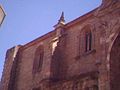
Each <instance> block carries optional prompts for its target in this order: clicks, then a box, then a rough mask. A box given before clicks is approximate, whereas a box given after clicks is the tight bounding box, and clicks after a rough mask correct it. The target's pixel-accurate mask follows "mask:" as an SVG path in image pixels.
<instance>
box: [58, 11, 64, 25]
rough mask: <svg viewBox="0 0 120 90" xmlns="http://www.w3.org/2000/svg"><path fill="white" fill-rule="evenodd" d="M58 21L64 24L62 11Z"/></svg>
mask: <svg viewBox="0 0 120 90" xmlns="http://www.w3.org/2000/svg"><path fill="white" fill-rule="evenodd" d="M58 23H61V24H65V19H64V12H63V11H62V14H61V17H60V19H59V22H58Z"/></svg>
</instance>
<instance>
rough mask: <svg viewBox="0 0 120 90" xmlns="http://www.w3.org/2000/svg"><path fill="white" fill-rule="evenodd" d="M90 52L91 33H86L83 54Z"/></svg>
mask: <svg viewBox="0 0 120 90" xmlns="http://www.w3.org/2000/svg"><path fill="white" fill-rule="evenodd" d="M91 50H92V32H91V31H88V32H86V33H85V52H88V51H91Z"/></svg>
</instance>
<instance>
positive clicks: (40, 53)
mask: <svg viewBox="0 0 120 90" xmlns="http://www.w3.org/2000/svg"><path fill="white" fill-rule="evenodd" d="M43 58H44V47H43V46H42V45H40V46H39V47H38V48H37V49H36V52H35V57H34V63H33V72H34V73H36V72H40V71H41V69H42V64H43Z"/></svg>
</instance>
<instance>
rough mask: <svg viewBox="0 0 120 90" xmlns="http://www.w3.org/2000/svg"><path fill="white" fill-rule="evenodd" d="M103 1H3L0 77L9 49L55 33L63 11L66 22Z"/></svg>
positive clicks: (0, 37) (0, 0) (0, 2)
mask: <svg viewBox="0 0 120 90" xmlns="http://www.w3.org/2000/svg"><path fill="white" fill-rule="evenodd" d="M101 2H102V0H0V4H1V5H2V6H3V7H4V10H5V13H6V17H5V20H4V22H3V24H2V26H1V27H0V77H1V75H2V70H3V64H4V60H5V53H6V50H7V49H9V48H11V47H13V46H15V45H18V44H22V45H24V44H26V43H28V42H30V41H32V40H34V39H35V38H37V37H39V36H41V35H43V34H45V33H47V32H49V31H52V30H53V26H54V25H55V24H56V23H57V22H58V19H59V17H60V15H61V12H62V11H64V13H65V20H66V22H69V21H72V20H74V19H75V18H77V17H79V16H81V15H84V14H85V13H87V12H89V11H91V10H93V9H95V8H96V7H98V6H100V4H101Z"/></svg>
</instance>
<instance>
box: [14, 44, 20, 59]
mask: <svg viewBox="0 0 120 90" xmlns="http://www.w3.org/2000/svg"><path fill="white" fill-rule="evenodd" d="M18 49H19V47H18V46H15V50H14V54H13V58H15V57H16V55H17V52H18ZM13 60H14V59H13Z"/></svg>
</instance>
